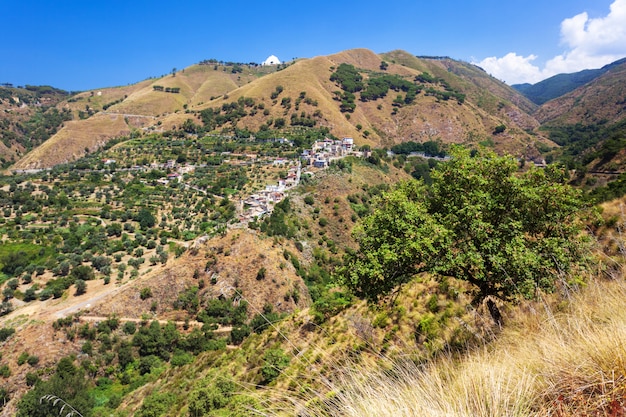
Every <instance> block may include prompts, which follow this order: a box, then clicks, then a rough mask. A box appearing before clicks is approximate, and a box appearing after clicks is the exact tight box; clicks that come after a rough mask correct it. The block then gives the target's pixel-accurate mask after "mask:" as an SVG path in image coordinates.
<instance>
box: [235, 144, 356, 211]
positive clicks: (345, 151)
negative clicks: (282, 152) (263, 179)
mask: <svg viewBox="0 0 626 417" xmlns="http://www.w3.org/2000/svg"><path fill="white" fill-rule="evenodd" d="M348 155H359V156H361V153H360V152H355V150H354V140H353V139H352V138H348V137H345V138H343V139H341V140H333V139H328V138H326V139H324V140H323V141H316V142H315V143H314V144H313V146H312V147H311V149H305V150H304V151H303V152H302V154H301V155H300V160H299V161H297V162H296V161H293V160H288V159H282V158H281V159H276V160H274V162H273V165H274V166H287V167H288V170H287V176H286V177H285V178H282V179H280V180H279V181H278V184H277V185H268V186H266V187H265V189H264V190H262V191H258V192H257V193H255V194H252V195H251V196H249V197H247V198H246V199H243V200H241V206H240V207H239V209H240V210H239V213H240V216H239V220H240V221H242V222H246V221H250V220H252V219H255V218H259V217H262V216H263V215H265V214H269V213H271V211H272V209H273V207H274V205H275V204H276V203H279V202H280V201H282V200H283V199H284V198H285V195H286V192H287V191H288V190H289V189H291V188H293V187H295V186H297V185H298V184H299V183H300V177H301V175H302V174H303V171H304V172H305V174H307V173H309V174H310V173H313V171H314V170H315V169H324V168H327V167H328V166H329V165H330V163H331V162H332V161H333V160H336V159H340V158H343V157H345V156H348Z"/></svg>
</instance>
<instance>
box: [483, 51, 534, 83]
mask: <svg viewBox="0 0 626 417" xmlns="http://www.w3.org/2000/svg"><path fill="white" fill-rule="evenodd" d="M535 59H537V57H536V56H535V55H529V56H527V57H523V56H520V55H517V54H516V53H514V52H509V53H508V54H506V55H505V56H503V57H502V58H496V57H495V56H494V57H489V58H485V59H483V60H482V61H480V62H477V63H475V64H476V65H479V66H480V67H482V68H483V69H484V70H485V71H487V72H488V73H489V74H491V75H493V76H494V77H496V78H497V79H499V80H504V81H506V82H507V83H509V84H521V83H532V84H534V83H536V82H537V81H541V80H542V79H544V78H545V77H544V76H543V73H542V72H541V70H540V69H539V67H537V66H536V65H533V64H532V61H534V60H535Z"/></svg>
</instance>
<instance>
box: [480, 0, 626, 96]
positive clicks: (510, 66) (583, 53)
mask: <svg viewBox="0 0 626 417" xmlns="http://www.w3.org/2000/svg"><path fill="white" fill-rule="evenodd" d="M561 45H563V46H565V47H566V48H567V50H566V51H565V52H564V53H563V54H561V55H557V56H555V57H554V58H552V59H549V60H548V61H547V62H546V64H545V66H544V68H539V67H538V66H536V65H533V64H532V61H534V60H535V59H536V58H537V57H536V56H535V55H529V56H527V57H523V56H519V55H517V54H516V53H514V52H510V53H508V54H507V55H505V56H504V57H502V58H497V57H489V58H485V59H483V60H482V61H480V62H477V63H476V64H477V65H479V66H481V67H482V68H484V69H485V71H487V72H488V73H490V74H492V75H493V76H494V77H496V78H498V79H501V80H504V81H506V82H507V83H509V84H518V83H523V82H529V83H536V82H538V81H541V80H543V79H545V78H548V77H551V76H553V75H556V74H560V73H571V72H577V71H581V70H583V69H590V68H600V67H602V66H604V65H606V64H609V63H611V62H613V61H617V60H618V59H620V58H623V57H625V56H626V0H615V1H614V2H613V4H611V7H610V12H609V14H608V15H607V16H605V17H599V18H595V19H590V18H589V15H588V14H587V13H586V12H584V13H580V14H578V15H576V16H574V17H571V18H567V19H565V20H563V22H561Z"/></svg>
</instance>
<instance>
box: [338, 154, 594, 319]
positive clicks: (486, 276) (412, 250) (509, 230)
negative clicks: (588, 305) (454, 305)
mask: <svg viewBox="0 0 626 417" xmlns="http://www.w3.org/2000/svg"><path fill="white" fill-rule="evenodd" d="M517 167H518V164H517V161H516V160H515V159H514V158H512V157H497V156H495V154H493V153H491V152H482V153H481V152H479V153H478V154H476V155H475V156H474V157H472V156H471V155H470V152H469V151H467V150H464V149H460V148H455V149H454V150H453V157H452V159H451V160H450V161H449V162H448V163H445V164H440V165H439V166H438V169H436V170H434V171H433V172H432V173H431V176H432V180H433V184H432V187H431V188H428V187H426V186H425V185H424V184H423V182H421V181H410V182H404V183H401V184H399V185H398V186H397V187H396V188H395V189H393V190H391V191H389V192H387V193H384V194H383V195H382V196H381V197H380V198H379V200H378V207H377V209H376V210H375V211H374V213H373V214H372V215H370V216H369V217H367V218H365V219H364V220H363V221H362V223H361V224H360V225H359V226H358V227H357V228H356V229H355V232H354V236H355V238H356V240H357V242H358V243H359V246H360V248H359V250H358V251H357V252H354V253H351V254H350V255H348V259H347V263H346V265H345V266H344V267H342V268H341V272H342V275H343V278H344V280H345V283H346V284H347V285H348V287H350V288H351V289H352V290H353V291H354V292H355V293H356V294H357V295H360V296H363V297H366V298H368V299H370V300H376V299H378V298H379V297H380V296H382V295H385V294H388V293H390V292H391V291H392V290H394V289H396V288H398V286H400V285H401V284H403V283H406V282H408V281H409V280H410V279H411V278H412V277H413V276H414V275H415V274H417V273H420V272H431V273H435V274H437V275H438V276H453V277H457V278H460V279H463V280H466V281H468V282H469V283H471V284H472V285H473V287H474V290H475V291H474V296H475V297H474V300H475V301H477V302H478V301H482V300H484V299H485V298H487V297H490V296H491V297H496V298H499V299H501V300H512V299H516V298H518V297H524V298H532V297H533V296H534V295H535V294H536V292H537V291H538V290H542V291H548V292H549V291H552V290H554V289H555V284H556V280H557V279H558V277H559V275H560V273H566V272H570V271H572V270H575V269H576V268H577V266H580V265H581V264H582V263H583V262H584V261H585V259H586V257H585V256H584V255H585V254H586V253H587V252H586V251H585V250H586V242H585V239H584V237H583V236H582V235H581V233H580V232H581V222H580V221H579V214H580V211H581V209H582V208H583V207H584V204H583V202H582V199H581V196H580V193H579V191H578V190H575V189H573V188H572V187H570V186H568V185H566V184H564V182H563V173H562V172H560V171H559V170H558V169H556V168H554V167H548V168H546V169H545V170H541V169H531V170H529V171H528V172H526V173H524V174H518V173H517ZM492 314H494V312H493V311H492ZM494 318H496V316H495V315H494Z"/></svg>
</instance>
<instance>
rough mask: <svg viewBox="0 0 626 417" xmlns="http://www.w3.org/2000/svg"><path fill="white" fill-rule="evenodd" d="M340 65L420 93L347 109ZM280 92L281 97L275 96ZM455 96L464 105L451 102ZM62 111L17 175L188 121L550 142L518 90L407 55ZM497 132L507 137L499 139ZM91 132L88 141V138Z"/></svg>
mask: <svg viewBox="0 0 626 417" xmlns="http://www.w3.org/2000/svg"><path fill="white" fill-rule="evenodd" d="M383 61H384V62H385V64H384V69H382V68H383V66H381V64H382V63H383ZM396 62H397V63H396ZM341 64H349V65H351V66H353V67H354V68H356V70H357V71H358V72H359V74H360V76H361V77H362V78H363V80H364V83H365V84H364V85H365V86H367V85H368V84H370V83H376V85H377V86H379V85H381V84H380V83H381V82H389V81H390V80H392V79H391V78H389V77H397V79H396V81H393V82H398V80H404V81H403V82H406V83H412V84H414V85H415V86H416V88H418V90H416V91H417V93H418V94H417V95H416V96H415V97H414V98H411V100H410V102H407V103H404V102H403V101H402V100H405V98H404V94H398V93H402V92H401V91H397V92H394V91H393V89H395V88H396V87H393V88H392V90H391V93H390V94H387V93H386V92H385V93H384V94H382V95H381V96H378V97H375V98H372V99H369V98H367V99H366V98H365V97H364V96H363V95H362V92H359V91H356V92H355V93H356V95H355V97H354V108H350V109H342V108H341V101H342V98H341V97H340V96H339V95H337V94H343V92H341V89H338V85H337V83H335V82H332V81H331V80H330V77H331V76H332V74H333V72H334V71H335V70H336V69H337V68H338V67H339V66H340V65H341ZM423 73H425V74H426V76H425V77H422V74H423ZM385 77H387V78H385ZM381 80H384V81H381ZM420 80H421V81H420ZM278 88H280V93H278V94H276V96H275V97H274V94H275V93H276V92H277V89H278ZM422 90H423V91H424V93H421V94H420V92H421V91H422ZM349 94H352V93H349ZM368 94H369V93H368ZM452 95H458V97H461V96H462V97H463V99H462V100H460V101H457V100H450V97H451V96H452ZM272 97H274V98H272ZM244 99H248V100H252V104H251V109H250V111H246V112H245V113H246V114H245V115H244V114H243V113H241V112H240V113H241V114H238V115H237V116H236V118H233V116H230V115H227V116H226V117H227V120H226V121H224V122H220V123H219V124H217V125H211V126H208V127H207V126H203V124H206V121H205V120H203V117H205V118H206V112H207V111H213V112H216V111H219V112H221V113H224V112H226V113H228V112H229V111H231V110H225V109H226V108H227V107H228V106H234V105H236V103H237V101H238V100H244ZM59 108H67V109H70V110H71V111H72V113H73V115H74V122H75V123H72V124H68V125H66V126H65V127H64V128H63V129H61V131H59V133H58V134H57V135H55V136H53V137H52V138H51V139H50V140H49V141H48V144H47V145H46V147H45V148H42V149H40V150H37V149H35V150H34V151H32V152H31V154H30V155H29V156H28V157H27V158H23V159H22V160H20V161H18V162H17V163H16V164H15V165H14V166H13V167H12V169H29V168H41V167H50V166H52V165H55V164H58V163H60V162H62V161H69V160H73V159H75V158H76V157H78V156H80V155H82V154H84V152H85V149H89V150H90V151H92V150H93V149H95V148H96V147H98V146H102V144H103V143H104V142H106V141H107V140H110V139H112V138H114V137H118V136H120V135H121V136H125V135H128V134H130V132H131V131H132V132H133V134H134V135H136V134H142V133H144V134H145V133H147V132H150V131H163V130H164V129H181V127H182V126H183V124H184V123H185V122H186V121H187V120H190V121H192V122H193V123H196V124H198V125H199V126H201V127H203V129H204V130H205V131H207V132H223V131H236V130H237V129H239V130H242V129H244V130H246V131H247V132H250V133H248V134H254V133H258V132H259V131H263V130H264V129H267V128H268V127H270V128H273V129H276V130H278V131H281V130H286V131H289V128H290V127H291V126H311V125H313V126H317V127H322V128H327V129H328V131H329V133H330V134H332V135H334V136H336V137H343V136H348V137H353V138H355V140H356V142H357V144H367V145H371V146H373V147H382V146H387V147H389V146H391V145H393V144H396V143H400V142H405V141H408V140H413V141H420V142H424V141H428V140H437V141H440V142H442V143H466V144H474V145H477V144H478V143H483V144H489V146H493V147H495V149H497V150H499V151H500V152H511V153H515V154H518V155H524V154H528V155H526V156H527V157H534V156H536V155H537V150H536V149H537V147H538V146H539V144H540V143H542V142H545V138H542V137H541V134H539V135H537V134H536V133H535V134H534V135H530V134H529V133H528V132H529V131H531V130H533V129H535V128H536V127H537V125H538V124H537V122H536V121H535V120H534V119H533V118H532V117H531V116H529V115H528V112H529V111H531V110H532V109H533V105H532V103H530V102H528V101H527V100H526V99H524V98H523V97H522V96H521V95H519V94H518V93H516V92H515V91H514V90H512V89H510V88H508V87H507V86H505V85H504V84H502V83H500V82H498V81H497V80H495V79H493V78H491V77H489V76H487V75H486V74H485V73H484V72H483V71H481V70H480V69H478V68H476V67H473V66H471V65H469V64H465V63H460V62H456V61H453V60H450V59H448V60H432V59H419V58H416V57H412V56H410V55H409V54H407V53H405V52H402V51H395V52H392V53H389V54H383V55H377V54H374V53H373V52H371V51H369V50H366V49H357V50H351V51H345V52H341V53H338V54H334V55H330V56H326V57H316V58H311V59H300V60H298V61H296V62H293V63H291V64H289V65H285V66H281V67H280V68H265V67H251V66H240V65H236V66H235V65H232V66H224V65H218V64H208V65H206V64H205V65H194V66H191V67H189V68H186V69H184V70H180V71H178V72H176V73H175V74H169V75H167V76H164V77H162V78H159V79H152V80H146V81H143V82H141V83H138V84H135V85H132V86H128V87H119V88H113V89H102V90H98V91H92V92H85V93H81V94H79V95H77V96H76V97H73V98H72V99H71V100H68V101H67V102H65V103H61V104H59ZM203 112H204V113H203ZM100 113H105V114H107V115H111V114H114V115H119V117H122V118H124V119H125V120H124V121H125V123H126V126H123V125H122V122H121V120H117V121H116V122H115V123H111V124H107V123H98V122H96V121H90V119H92V118H95V120H98V119H99V120H104V119H102V117H103V116H102V115H101V114H100ZM203 114H204V116H203ZM77 119H78V120H77ZM82 119H85V120H82ZM203 122H204V123H203ZM276 122H278V123H279V124H278V126H277V125H276ZM497 126H504V127H505V130H504V131H503V132H500V133H499V134H497V135H494V132H495V131H496V129H495V128H496V127H497ZM86 131H88V132H90V135H89V136H88V137H86V135H85V134H84V132H86ZM68 141H69V143H68ZM51 151H52V152H51ZM52 153H54V154H55V157H54V158H51V155H52Z"/></svg>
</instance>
